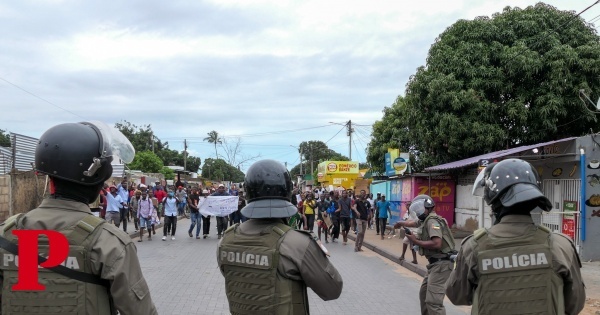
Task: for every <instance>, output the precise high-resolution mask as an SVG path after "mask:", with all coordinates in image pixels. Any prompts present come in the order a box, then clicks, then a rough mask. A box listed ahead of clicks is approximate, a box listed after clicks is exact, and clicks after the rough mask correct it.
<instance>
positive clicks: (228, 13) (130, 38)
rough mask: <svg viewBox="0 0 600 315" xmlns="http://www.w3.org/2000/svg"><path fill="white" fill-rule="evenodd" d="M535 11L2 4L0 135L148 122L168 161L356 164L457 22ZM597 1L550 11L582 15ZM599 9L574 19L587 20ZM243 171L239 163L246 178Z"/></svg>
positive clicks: (425, 1)
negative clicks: (66, 125) (315, 159)
mask: <svg viewBox="0 0 600 315" xmlns="http://www.w3.org/2000/svg"><path fill="white" fill-rule="evenodd" d="M535 2H536V1H525V0H523V1H513V0H509V1H496V0H485V1H484V0H455V1H447V0H445V1H433V0H419V1H390V0H388V1H380V0H370V1H365V0H345V1H327V0H325V1H323V0H319V1H316V0H315V1H313V0H301V1H300V0H298V1H288V0H273V1H270V0H208V1H191V0H188V1H179V0H172V1H156V0H154V1H140V0H138V1H96V0H91V1H72V0H47V1H29V0H19V1H2V2H0V129H4V130H8V131H11V132H15V133H20V134H24V135H28V136H32V137H39V136H40V135H41V134H42V133H43V132H44V131H45V130H46V129H48V128H49V127H51V126H53V125H55V124H59V123H63V122H75V121H82V120H101V121H104V122H106V123H108V124H111V125H113V124H114V123H115V122H119V121H122V120H127V121H129V122H132V123H134V124H136V125H145V124H151V125H152V128H153V130H154V131H155V133H156V136H158V137H159V138H160V139H161V140H163V141H168V142H169V145H170V147H171V148H172V149H176V150H182V149H183V140H184V139H187V140H188V141H189V143H190V144H189V147H190V152H191V154H193V155H195V156H199V157H201V158H202V159H205V158H208V157H214V155H215V153H214V147H213V146H212V145H210V144H208V143H206V142H204V141H202V139H203V138H204V137H206V134H207V132H209V131H211V130H216V131H217V132H219V134H221V135H222V136H224V137H225V139H226V140H227V141H230V142H232V141H233V142H235V141H236V139H237V138H239V139H241V141H242V150H243V155H245V156H256V155H260V156H261V157H262V158H272V159H276V160H279V161H281V162H287V163H288V167H290V168H291V167H292V166H293V165H295V164H297V163H298V162H299V158H298V151H297V150H296V149H294V148H293V147H291V146H298V144H299V143H300V142H302V141H308V140H321V141H324V142H326V141H327V144H328V145H329V146H330V148H332V149H334V150H336V151H338V152H340V153H342V154H344V155H346V156H348V154H349V152H348V151H349V139H348V137H347V136H346V132H345V130H342V129H343V128H344V126H342V125H343V124H344V123H346V122H347V121H349V120H351V121H352V123H353V124H356V125H355V133H354V134H353V142H352V143H351V146H352V158H353V159H354V160H358V161H360V162H364V161H365V148H366V146H367V143H368V142H369V134H370V126H371V125H372V124H373V122H374V121H376V120H378V119H380V118H381V117H382V109H383V108H384V107H385V106H389V105H390V104H392V103H393V102H394V99H395V98H396V96H397V95H400V94H404V89H405V85H406V83H407V81H408V79H409V77H410V76H411V75H412V74H414V72H415V70H416V68H417V67H419V66H421V65H423V64H424V63H425V59H426V57H427V52H428V50H429V47H430V46H431V44H432V43H433V42H434V40H435V38H436V37H437V36H438V35H439V34H440V33H441V32H443V31H444V30H445V29H446V28H447V27H448V26H450V25H451V24H453V23H454V22H456V21H457V20H458V19H473V18H475V17H476V16H482V15H487V16H489V15H491V14H493V13H494V12H498V11H501V10H502V8H503V7H505V6H507V5H509V6H520V7H525V6H528V5H531V4H534V3H535ZM593 2H594V1H592V0H589V1H549V3H550V4H552V5H554V6H556V7H558V8H559V9H563V10H572V11H576V12H579V11H581V10H583V9H584V8H586V7H587V6H589V5H590V4H592V3H593ZM598 15H600V5H599V6H596V7H593V8H592V9H590V10H589V11H587V12H586V13H584V14H583V15H582V16H583V17H584V18H585V19H586V20H588V21H591V20H593V19H594V18H595V17H597V16H598ZM248 166H249V165H245V166H244V168H247V167H248Z"/></svg>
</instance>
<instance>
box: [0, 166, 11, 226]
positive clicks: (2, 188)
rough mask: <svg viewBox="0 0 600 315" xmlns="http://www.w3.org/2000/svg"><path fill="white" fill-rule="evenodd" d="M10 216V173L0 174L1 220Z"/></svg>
mask: <svg viewBox="0 0 600 315" xmlns="http://www.w3.org/2000/svg"><path fill="white" fill-rule="evenodd" d="M9 216H10V175H0V222H4V220H6V218H8V217H9Z"/></svg>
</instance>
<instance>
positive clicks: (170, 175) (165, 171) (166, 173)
mask: <svg viewBox="0 0 600 315" xmlns="http://www.w3.org/2000/svg"><path fill="white" fill-rule="evenodd" d="M160 173H162V174H163V175H164V176H165V179H175V171H174V170H172V169H170V168H168V167H166V166H163V168H162V169H161V170H160Z"/></svg>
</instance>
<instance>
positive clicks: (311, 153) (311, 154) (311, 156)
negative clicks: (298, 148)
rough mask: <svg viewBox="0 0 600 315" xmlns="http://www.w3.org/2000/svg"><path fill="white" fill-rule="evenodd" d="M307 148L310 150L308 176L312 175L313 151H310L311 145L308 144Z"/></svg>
mask: <svg viewBox="0 0 600 315" xmlns="http://www.w3.org/2000/svg"><path fill="white" fill-rule="evenodd" d="M308 148H309V149H310V175H311V176H312V174H314V173H315V172H314V170H313V151H312V143H309V144H308Z"/></svg>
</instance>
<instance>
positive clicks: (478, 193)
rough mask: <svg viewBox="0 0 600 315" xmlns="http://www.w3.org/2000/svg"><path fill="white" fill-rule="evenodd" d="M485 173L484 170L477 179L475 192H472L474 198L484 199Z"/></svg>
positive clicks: (474, 184) (474, 186) (474, 185)
mask: <svg viewBox="0 0 600 315" xmlns="http://www.w3.org/2000/svg"><path fill="white" fill-rule="evenodd" d="M484 177H485V171H484V170H482V171H481V172H479V174H477V178H475V182H474V183H473V191H472V192H471V193H472V194H473V196H479V197H483V187H484V186H485V179H484Z"/></svg>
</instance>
